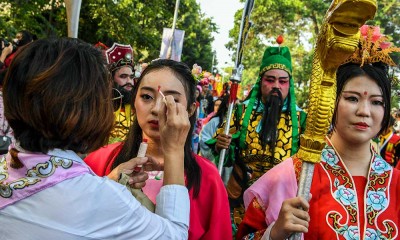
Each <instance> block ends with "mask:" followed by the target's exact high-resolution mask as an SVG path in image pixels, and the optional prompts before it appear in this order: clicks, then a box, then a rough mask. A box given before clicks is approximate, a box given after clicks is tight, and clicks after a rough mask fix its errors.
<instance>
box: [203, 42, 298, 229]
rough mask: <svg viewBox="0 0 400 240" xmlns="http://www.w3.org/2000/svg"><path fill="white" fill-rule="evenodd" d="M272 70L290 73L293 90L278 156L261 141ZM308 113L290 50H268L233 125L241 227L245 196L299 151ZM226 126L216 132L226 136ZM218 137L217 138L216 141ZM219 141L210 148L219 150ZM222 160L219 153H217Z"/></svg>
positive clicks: (231, 190)
mask: <svg viewBox="0 0 400 240" xmlns="http://www.w3.org/2000/svg"><path fill="white" fill-rule="evenodd" d="M271 69H281V70H284V71H286V72H288V73H289V76H290V80H289V82H290V88H289V93H288V96H287V97H286V99H285V100H284V104H283V108H282V112H281V115H280V119H279V123H278V125H277V131H278V133H277V141H276V144H275V149H274V154H273V156H272V152H271V149H270V146H269V145H268V144H267V145H266V147H265V148H264V147H263V146H262V144H261V141H260V138H259V132H260V129H261V128H262V126H261V124H260V122H261V119H262V116H263V113H264V104H263V103H262V101H261V78H262V76H263V74H264V73H265V72H266V71H268V70H271ZM305 119H306V114H305V112H304V111H303V110H302V109H300V108H299V107H297V106H296V99H295V94H294V83H293V78H292V64H291V56H290V52H289V49H288V48H287V47H268V48H267V49H266V50H265V52H264V56H263V59H262V62H261V66H260V71H259V77H258V79H257V82H256V84H255V86H254V87H253V89H252V91H251V93H250V97H249V98H248V99H247V100H245V101H244V102H243V103H242V104H238V106H237V107H236V109H235V113H234V114H233V118H232V120H231V122H230V133H231V134H232V142H231V145H230V147H229V150H228V152H227V157H226V159H225V165H230V164H232V165H233V171H232V174H231V176H230V179H229V181H228V184H227V191H228V196H229V200H230V204H231V209H235V211H234V218H235V224H237V225H238V224H239V223H240V221H241V218H242V216H243V212H244V208H243V192H244V191H245V190H246V189H247V188H248V187H249V186H250V185H251V184H252V183H253V182H255V181H256V180H257V179H258V178H259V177H261V176H262V175H263V174H264V173H265V172H267V171H268V170H270V169H271V168H272V167H274V166H275V165H277V164H279V163H280V162H282V161H283V160H285V159H286V158H289V157H290V156H292V155H293V154H295V153H296V152H297V150H298V148H299V137H300V134H301V133H302V131H303V130H304V129H305ZM225 124H226V123H224V124H223V125H222V126H221V128H219V129H218V130H217V132H216V136H217V135H218V134H220V133H223V130H224V128H225V126H224V125H225ZM216 136H215V137H216ZM215 143H216V138H213V139H210V140H209V141H208V142H207V144H209V145H210V148H211V149H215V146H214V145H215ZM215 155H216V156H217V158H218V156H219V153H217V152H215Z"/></svg>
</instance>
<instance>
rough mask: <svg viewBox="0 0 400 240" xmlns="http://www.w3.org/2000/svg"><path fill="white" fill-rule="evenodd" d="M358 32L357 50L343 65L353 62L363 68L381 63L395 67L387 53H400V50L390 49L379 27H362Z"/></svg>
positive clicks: (386, 38)
mask: <svg viewBox="0 0 400 240" xmlns="http://www.w3.org/2000/svg"><path fill="white" fill-rule="evenodd" d="M360 32H361V36H360V43H359V48H357V49H356V51H355V52H354V53H353V55H352V56H351V57H350V58H348V59H347V60H346V61H345V62H344V63H349V62H353V63H359V64H360V65H361V66H363V65H364V64H368V63H375V62H383V63H385V64H387V65H389V66H396V63H395V62H394V61H393V60H392V58H391V57H390V56H389V53H392V52H400V48H398V47H392V46H391V45H392V44H391V43H390V42H388V37H386V36H384V35H382V34H381V32H380V28H379V27H376V26H369V25H364V26H362V27H361V28H360Z"/></svg>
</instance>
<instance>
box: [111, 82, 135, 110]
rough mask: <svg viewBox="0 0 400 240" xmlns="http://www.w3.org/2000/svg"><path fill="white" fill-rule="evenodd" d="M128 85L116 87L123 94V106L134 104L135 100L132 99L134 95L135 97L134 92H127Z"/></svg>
mask: <svg viewBox="0 0 400 240" xmlns="http://www.w3.org/2000/svg"><path fill="white" fill-rule="evenodd" d="M128 84H129V83H128ZM128 84H126V85H128ZM126 85H124V86H119V85H118V86H115V88H116V89H118V91H120V92H121V94H122V104H123V105H125V104H132V101H133V99H132V95H133V94H132V90H131V91H128V90H126V89H125V88H124V87H125V86H126Z"/></svg>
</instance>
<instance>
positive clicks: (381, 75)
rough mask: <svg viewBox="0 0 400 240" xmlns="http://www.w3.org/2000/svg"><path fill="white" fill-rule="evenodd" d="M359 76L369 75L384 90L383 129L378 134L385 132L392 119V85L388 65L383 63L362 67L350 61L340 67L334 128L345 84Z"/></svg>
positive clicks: (337, 77) (337, 75)
mask: <svg viewBox="0 0 400 240" xmlns="http://www.w3.org/2000/svg"><path fill="white" fill-rule="evenodd" d="M359 76H368V77H370V78H371V79H372V80H374V81H375V82H376V84H378V86H379V88H380V89H381V91H382V96H383V101H384V109H385V111H384V115H383V120H382V124H381V129H380V130H379V133H378V134H377V135H380V134H381V133H383V132H384V131H385V130H386V129H387V128H388V126H389V120H390V94H391V85H390V80H389V77H388V71H387V65H385V64H383V63H380V62H379V63H373V64H365V65H364V66H362V67H360V65H359V64H354V63H348V64H344V65H342V66H340V67H339V69H338V70H337V73H336V82H337V83H336V84H337V90H336V105H335V111H334V112H333V116H332V128H333V130H335V127H336V122H337V111H336V109H337V106H338V103H339V99H340V97H341V94H342V91H343V89H344V86H345V85H346V83H347V81H348V80H349V79H352V78H355V77H359Z"/></svg>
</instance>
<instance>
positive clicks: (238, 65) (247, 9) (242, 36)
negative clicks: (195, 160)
mask: <svg viewBox="0 0 400 240" xmlns="http://www.w3.org/2000/svg"><path fill="white" fill-rule="evenodd" d="M253 6H254V0H247V1H246V3H245V5H244V9H243V14H242V21H241V23H240V32H239V37H238V44H237V50H236V61H235V67H234V68H233V70H232V76H231V77H230V79H229V80H230V81H231V82H232V84H231V91H230V94H229V105H228V113H227V115H226V124H225V129H224V133H225V134H229V128H230V122H231V117H232V112H233V107H234V105H235V102H236V99H237V90H238V86H239V83H240V82H241V81H242V73H243V65H242V58H243V47H244V44H245V41H246V38H247V34H248V32H249V29H250V26H251V22H250V14H251V11H252V10H253ZM225 153H226V149H222V150H221V152H220V154H219V162H218V171H219V175H220V176H222V167H223V165H224V159H225Z"/></svg>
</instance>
